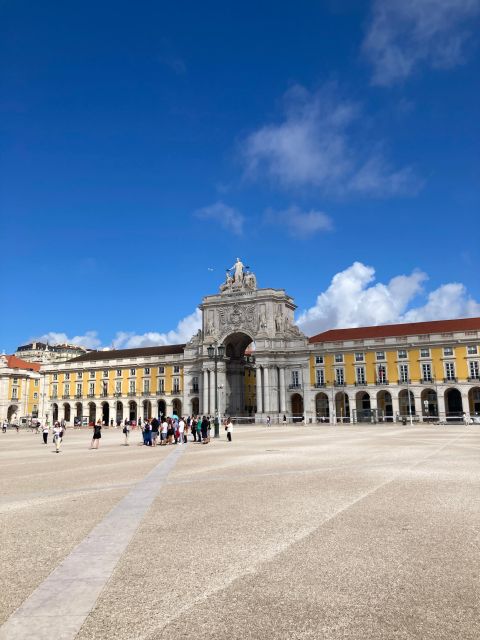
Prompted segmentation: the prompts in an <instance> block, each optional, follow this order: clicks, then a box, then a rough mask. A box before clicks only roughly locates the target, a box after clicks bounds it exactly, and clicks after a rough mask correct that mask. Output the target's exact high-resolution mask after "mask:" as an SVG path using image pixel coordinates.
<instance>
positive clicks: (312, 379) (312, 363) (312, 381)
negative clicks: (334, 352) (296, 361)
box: [309, 353, 315, 387]
mask: <svg viewBox="0 0 480 640" xmlns="http://www.w3.org/2000/svg"><path fill="white" fill-rule="evenodd" d="M309 368H310V384H311V385H312V387H313V385H314V384H315V355H314V354H313V353H312V354H311V355H310V367H309Z"/></svg>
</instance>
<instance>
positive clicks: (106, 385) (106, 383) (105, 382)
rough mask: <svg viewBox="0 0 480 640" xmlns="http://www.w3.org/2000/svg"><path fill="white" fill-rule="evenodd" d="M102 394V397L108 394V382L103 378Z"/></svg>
mask: <svg viewBox="0 0 480 640" xmlns="http://www.w3.org/2000/svg"><path fill="white" fill-rule="evenodd" d="M102 395H103V396H104V397H106V396H108V382H107V380H104V381H103V383H102Z"/></svg>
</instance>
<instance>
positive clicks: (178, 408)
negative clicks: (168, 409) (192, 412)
mask: <svg viewBox="0 0 480 640" xmlns="http://www.w3.org/2000/svg"><path fill="white" fill-rule="evenodd" d="M172 413H173V415H174V416H177V417H178V418H180V417H181V416H182V403H181V401H180V400H179V399H178V398H174V400H173V401H172Z"/></svg>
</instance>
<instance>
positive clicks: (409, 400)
mask: <svg viewBox="0 0 480 640" xmlns="http://www.w3.org/2000/svg"><path fill="white" fill-rule="evenodd" d="M398 410H399V412H400V416H401V417H402V418H408V417H410V416H414V415H416V410H415V398H414V396H413V393H412V392H411V391H407V389H402V390H401V391H400V393H399V394H398Z"/></svg>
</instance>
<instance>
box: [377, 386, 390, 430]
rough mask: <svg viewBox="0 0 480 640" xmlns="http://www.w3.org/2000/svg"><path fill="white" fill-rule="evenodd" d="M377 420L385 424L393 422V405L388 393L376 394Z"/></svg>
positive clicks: (380, 392)
mask: <svg viewBox="0 0 480 640" xmlns="http://www.w3.org/2000/svg"><path fill="white" fill-rule="evenodd" d="M377 411H378V418H379V419H380V420H384V421H385V422H392V421H393V403H392V394H391V393H390V391H383V390H382V391H379V392H378V393H377Z"/></svg>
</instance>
